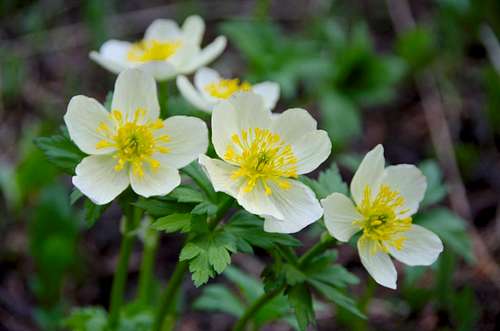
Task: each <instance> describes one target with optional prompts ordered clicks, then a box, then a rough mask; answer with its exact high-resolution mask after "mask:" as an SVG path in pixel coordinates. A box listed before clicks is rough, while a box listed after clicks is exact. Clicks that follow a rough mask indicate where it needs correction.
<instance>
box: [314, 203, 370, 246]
mask: <svg viewBox="0 0 500 331" xmlns="http://www.w3.org/2000/svg"><path fill="white" fill-rule="evenodd" d="M321 205H322V206H323V208H324V209H325V215H324V220H325V226H326V228H327V229H328V232H329V233H330V234H331V235H332V236H333V237H334V238H335V239H337V240H340V241H344V242H345V241H348V240H349V239H350V238H351V237H352V235H353V234H355V233H356V232H358V231H359V226H356V225H354V224H353V222H354V221H356V220H360V219H362V218H363V216H362V215H361V214H360V213H359V212H358V210H357V209H356V207H355V206H354V204H353V203H352V200H351V199H349V198H348V197H346V196H345V195H343V194H341V193H333V194H330V195H329V196H328V197H326V198H325V199H323V200H321Z"/></svg>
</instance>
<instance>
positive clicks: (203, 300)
mask: <svg viewBox="0 0 500 331" xmlns="http://www.w3.org/2000/svg"><path fill="white" fill-rule="evenodd" d="M193 307H194V308H195V309H199V310H206V311H221V312H224V313H227V314H229V315H232V316H235V317H240V316H242V315H243V313H244V312H245V307H244V306H243V304H242V303H241V301H240V300H239V298H237V297H236V296H235V295H233V293H231V291H230V290H229V289H228V288H227V287H225V286H224V285H220V284H214V285H209V286H207V287H205V288H204V289H203V292H202V294H201V295H200V296H199V297H198V299H196V301H195V302H194V303H193Z"/></svg>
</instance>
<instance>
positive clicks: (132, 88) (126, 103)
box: [111, 69, 160, 121]
mask: <svg viewBox="0 0 500 331" xmlns="http://www.w3.org/2000/svg"><path fill="white" fill-rule="evenodd" d="M111 109H112V110H118V111H120V112H121V113H122V114H124V115H125V116H126V117H127V118H128V119H132V118H133V116H134V113H135V111H136V110H137V109H144V110H145V111H146V114H147V115H146V116H147V117H148V118H149V119H150V120H153V121H154V120H156V119H157V118H158V116H159V115H160V105H159V104H158V97H157V94H156V83H155V81H154V79H153V77H151V75H149V74H147V73H145V72H144V71H142V70H139V69H128V70H125V71H124V72H122V73H121V74H120V75H118V78H117V79H116V83H115V90H114V92H113V102H112V104H111Z"/></svg>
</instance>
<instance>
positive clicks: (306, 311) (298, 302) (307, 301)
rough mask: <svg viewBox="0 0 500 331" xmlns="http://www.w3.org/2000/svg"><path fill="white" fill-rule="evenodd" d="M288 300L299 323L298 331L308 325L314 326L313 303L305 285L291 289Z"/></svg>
mask: <svg viewBox="0 0 500 331" xmlns="http://www.w3.org/2000/svg"><path fill="white" fill-rule="evenodd" d="M287 295H288V300H289V301H290V304H291V305H292V307H293V309H294V311H295V317H296V318H297V322H298V323H299V328H300V330H302V331H304V330H306V329H307V326H308V325H314V324H315V323H316V319H315V316H314V309H313V304H312V303H313V302H312V297H311V293H310V292H309V290H308V288H307V286H306V285H305V284H297V285H294V286H293V287H291V288H290V289H289V290H288V292H287Z"/></svg>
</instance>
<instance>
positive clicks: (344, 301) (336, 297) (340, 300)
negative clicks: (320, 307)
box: [308, 279, 366, 318]
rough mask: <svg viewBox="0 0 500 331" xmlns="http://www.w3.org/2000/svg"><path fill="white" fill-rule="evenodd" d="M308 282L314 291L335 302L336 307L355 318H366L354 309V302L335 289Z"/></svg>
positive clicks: (312, 280)
mask: <svg viewBox="0 0 500 331" xmlns="http://www.w3.org/2000/svg"><path fill="white" fill-rule="evenodd" d="M308 282H309V284H311V285H312V286H313V287H314V288H315V289H316V290H318V291H319V292H321V293H322V294H323V295H324V296H325V297H326V298H328V299H329V300H331V301H333V302H335V303H336V304H337V305H339V306H341V307H343V308H345V309H347V310H348V311H350V312H351V313H353V314H355V315H356V316H359V317H361V318H366V316H365V315H364V314H363V313H362V312H361V311H360V310H359V309H358V307H356V302H355V301H354V300H353V299H351V298H349V297H348V296H346V295H345V294H343V293H342V292H340V291H339V290H337V289H336V288H334V287H332V286H329V285H327V284H325V283H323V282H320V281H317V280H314V279H309V280H308Z"/></svg>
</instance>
